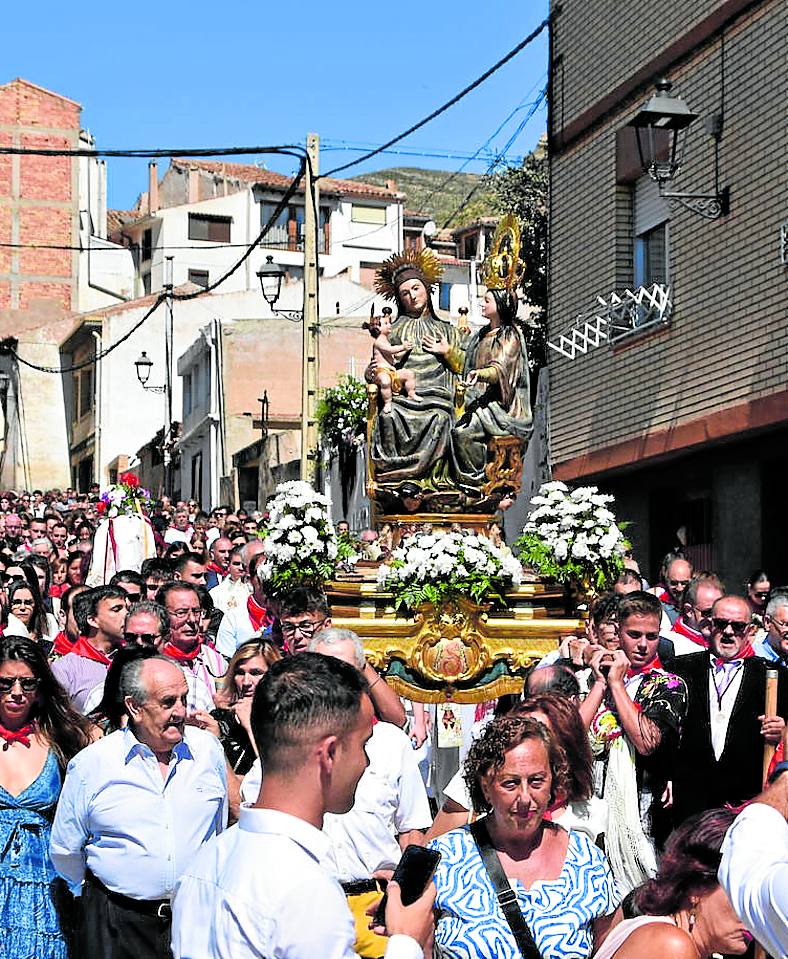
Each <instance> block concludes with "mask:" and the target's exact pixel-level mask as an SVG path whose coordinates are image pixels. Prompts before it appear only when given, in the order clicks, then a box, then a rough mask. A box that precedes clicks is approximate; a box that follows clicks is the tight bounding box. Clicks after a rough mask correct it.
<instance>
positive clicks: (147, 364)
mask: <svg viewBox="0 0 788 959" xmlns="http://www.w3.org/2000/svg"><path fill="white" fill-rule="evenodd" d="M134 367H135V369H136V370H137V379H138V380H139V382H140V386H141V387H142V388H143V389H144V390H147V392H149V393H166V391H167V387H166V386H148V380H149V379H150V371H151V369H152V367H153V360H151V358H150V357H149V356H148V354H147V353H146V352H145V350H143V351H142V353H140V355H139V357H138V358H137V359H136V360H135V361H134Z"/></svg>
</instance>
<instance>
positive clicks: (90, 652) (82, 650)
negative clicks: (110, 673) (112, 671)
mask: <svg viewBox="0 0 788 959" xmlns="http://www.w3.org/2000/svg"><path fill="white" fill-rule="evenodd" d="M69 652H70V653H76V654H77V656H81V657H82V658H83V659H92V660H93V662H94V663H102V664H103V665H104V666H111V665H112V660H111V659H109V658H108V657H107V656H105V655H104V653H102V652H101V651H100V650H98V649H96V647H95V646H94V645H93V644H92V643H91V642H90V640H89V639H86V638H85V637H84V636H80V637H79V639H78V640H77V641H76V642H75V643H74V645H73V646H72V647H71V649H70V650H69Z"/></svg>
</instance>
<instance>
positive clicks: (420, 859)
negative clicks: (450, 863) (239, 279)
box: [372, 845, 441, 934]
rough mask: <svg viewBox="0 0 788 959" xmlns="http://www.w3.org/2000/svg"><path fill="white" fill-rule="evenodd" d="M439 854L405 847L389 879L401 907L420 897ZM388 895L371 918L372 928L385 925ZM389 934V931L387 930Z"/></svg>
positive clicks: (417, 847) (422, 848)
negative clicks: (396, 890) (397, 893)
mask: <svg viewBox="0 0 788 959" xmlns="http://www.w3.org/2000/svg"><path fill="white" fill-rule="evenodd" d="M440 858H441V854H440V853H439V852H437V851H436V850H434V849H425V848H424V846H415V845H411V846H406V847H405V851H404V852H403V853H402V858H401V859H400V861H399V863H398V864H397V868H396V869H395V870H394V875H393V876H392V877H391V878H392V881H393V882H396V883H397V885H398V886H399V887H400V896H401V899H402V905H403V906H410V905H412V904H413V903H414V902H416V900H417V899H418V898H419V897H420V896H421V895H422V893H423V892H424V890H425V889H426V888H427V885H428V883H429V882H430V880H431V879H432V877H433V875H434V873H435V869H436V867H437V865H438V862H439V861H440ZM387 903H388V893H384V895H383V898H382V899H381V900H380V903H379V905H378V908H377V909H376V910H375V915H374V916H373V918H372V925H373V926H384V927H385V925H386V905H387ZM388 932H389V933H390V934H391V930H388Z"/></svg>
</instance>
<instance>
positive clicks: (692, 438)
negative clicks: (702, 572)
mask: <svg viewBox="0 0 788 959" xmlns="http://www.w3.org/2000/svg"><path fill="white" fill-rule="evenodd" d="M551 7H552V12H553V17H554V21H553V31H552V38H551V63H550V83H551V94H552V96H551V115H550V164H551V254H550V265H549V274H550V302H549V317H550V330H551V338H552V339H553V340H555V337H556V335H557V334H558V333H560V332H561V331H562V330H565V329H570V328H571V327H572V325H573V322H574V321H575V319H576V317H577V316H578V315H580V314H584V313H586V312H587V311H589V310H590V309H591V308H592V307H593V306H594V303H595V298H596V297H597V296H599V295H601V296H607V295H608V294H610V293H611V291H616V290H617V291H620V290H623V289H627V288H629V289H632V288H633V287H636V286H640V285H648V282H660V283H665V284H667V285H668V286H669V288H670V292H671V300H672V312H671V314H670V316H669V317H668V319H667V321H666V322H664V323H658V324H655V325H652V326H649V327H644V328H643V329H642V330H639V331H638V330H635V331H634V332H633V333H632V334H631V335H627V336H623V337H621V338H620V339H618V340H617V341H615V342H613V343H611V342H607V343H604V344H603V345H601V346H600V347H599V348H596V349H591V350H589V352H588V353H586V354H579V355H577V356H576V358H575V359H574V360H569V359H568V358H567V357H565V356H562V355H560V354H559V353H557V352H555V351H552V350H551V351H549V353H550V382H551V424H550V437H551V460H552V465H553V474H554V478H556V479H563V480H565V481H567V482H572V483H583V484H585V483H591V482H593V483H597V484H598V485H600V486H602V487H604V488H605V489H607V490H610V491H612V492H614V493H615V494H616V495H617V499H618V503H619V512H620V513H621V514H622V516H623V517H624V518H626V519H629V520H631V521H632V522H633V526H632V528H631V530H630V532H631V535H632V539H633V541H634V544H635V547H636V551H637V554H638V558H639V559H640V561H641V566H642V567H643V568H644V571H648V572H649V574H650V575H652V576H653V575H654V574H655V572H656V568H657V565H658V561H659V558H660V557H661V555H662V554H663V553H664V552H665V551H667V550H668V549H670V548H672V547H674V546H675V545H677V544H679V543H684V544H685V545H686V547H687V550H688V552H689V554H690V556H691V557H692V558H693V559H694V560H695V562H696V565H700V566H711V567H713V568H715V569H717V570H719V571H721V572H722V574H723V576H724V577H725V578H726V580H727V584H728V588H729V590H730V591H732V592H735V591H740V589H741V585H742V581H743V580H744V579H745V578H746V576H747V574H748V573H749V572H750V571H751V570H752V569H754V568H755V567H757V566H759V565H761V564H763V565H765V566H766V567H767V569H768V570H769V572H770V575H771V577H772V581H773V582H775V581H777V582H783V583H785V582H786V581H788V558H787V557H788V554H786V551H785V548H784V544H785V537H786V535H787V534H788V524H787V523H786V519H785V511H784V509H783V508H782V503H783V492H782V491H783V488H784V482H785V475H786V468H787V467H788V448H787V447H786V439H788V389H786V386H787V384H788V375H787V374H788V321H787V319H786V265H785V262H784V258H783V257H781V249H780V246H781V228H783V230H784V229H785V224H786V221H788V209H787V208H786V195H787V192H786V186H787V184H786V127H785V97H784V88H785V85H784V82H782V80H784V77H785V50H786V47H787V46H788V10H786V7H785V5H784V4H783V3H782V2H781V0H760V2H752V0H749V2H748V0H726V2H719V0H717V2H714V0H683V2H682V3H680V4H674V5H672V7H671V11H670V16H669V17H666V15H665V11H664V9H662V8H661V7H650V6H649V5H644V4H642V3H638V2H636V0H620V2H619V3H616V4H615V5H611V4H609V3H606V2H604V0H591V2H585V3H580V2H579V0H568V2H561V3H560V4H559V3H557V2H553V3H552V4H551ZM661 76H665V77H667V78H668V79H669V80H670V81H671V82H672V83H673V90H672V91H671V92H672V94H674V95H675V94H679V95H680V96H681V97H683V98H684V99H685V101H686V102H687V104H688V105H689V107H690V108H691V109H692V110H693V111H694V112H695V113H697V114H699V118H698V119H697V120H696V121H695V122H694V123H693V124H692V125H691V126H690V128H689V131H688V136H687V150H686V155H685V161H684V164H683V167H682V169H681V171H680V173H679V175H678V176H677V177H676V179H675V181H673V182H672V183H671V184H669V185H668V188H669V189H672V190H676V191H688V192H706V191H710V190H713V188H714V146H715V143H714V140H713V139H712V137H711V136H710V135H709V133H708V130H707V126H706V122H705V121H707V120H710V119H711V118H714V117H716V118H718V122H721V124H722V129H721V136H720V139H719V180H720V185H721V186H722V187H727V188H728V189H729V191H730V211H729V213H728V214H727V215H723V216H721V217H719V218H718V219H715V220H710V219H706V218H704V217H702V216H699V215H697V214H695V213H692V212H689V211H688V210H686V209H684V208H682V207H678V208H675V209H674V208H671V207H670V205H669V204H668V203H667V202H665V200H664V199H662V198H661V197H660V196H659V192H658V190H657V188H656V185H655V184H653V183H652V182H651V181H650V180H648V178H644V177H643V176H642V175H641V168H640V164H639V160H638V159H637V156H636V152H635V151H634V140H633V133H632V131H631V129H629V130H627V129H626V124H627V123H628V122H629V121H630V120H631V119H632V117H633V116H634V115H635V114H636V113H637V111H638V110H639V109H640V107H641V106H642V104H643V103H644V102H645V101H646V100H647V98H648V97H649V96H650V94H651V93H652V92H653V82H654V81H655V79H656V78H658V77H661ZM780 78H782V79H780Z"/></svg>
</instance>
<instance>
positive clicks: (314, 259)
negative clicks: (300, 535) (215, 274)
mask: <svg viewBox="0 0 788 959" xmlns="http://www.w3.org/2000/svg"><path fill="white" fill-rule="evenodd" d="M306 149H307V153H308V154H309V157H310V159H311V161H312V162H311V166H310V165H309V164H307V168H306V189H305V190H304V328H303V340H302V351H301V352H302V357H303V359H302V363H303V367H302V371H301V479H302V480H306V481H307V482H311V481H312V480H313V479H314V477H315V464H316V458H317V420H316V417H315V413H316V409H317V391H318V387H319V384H320V352H319V351H320V343H319V339H318V335H319V333H318V325H319V322H320V321H319V314H318V296H317V289H318V255H319V254H318V243H317V229H318V224H319V220H320V216H319V210H320V188H319V186H318V180H317V176H318V174H319V172H320V138H319V137H318V136H317V135H316V134H314V133H310V134H309V136H308V137H307V138H306Z"/></svg>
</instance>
